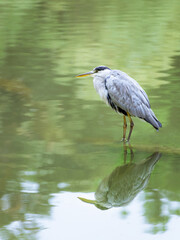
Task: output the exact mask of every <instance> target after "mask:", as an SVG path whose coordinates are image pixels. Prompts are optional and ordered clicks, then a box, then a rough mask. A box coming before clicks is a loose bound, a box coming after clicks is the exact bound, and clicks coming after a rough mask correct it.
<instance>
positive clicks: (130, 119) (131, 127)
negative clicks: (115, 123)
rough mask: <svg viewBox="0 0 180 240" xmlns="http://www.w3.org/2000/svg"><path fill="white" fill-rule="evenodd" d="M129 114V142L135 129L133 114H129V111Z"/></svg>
mask: <svg viewBox="0 0 180 240" xmlns="http://www.w3.org/2000/svg"><path fill="white" fill-rule="evenodd" d="M127 115H128V118H129V121H130V131H129V136H128V139H127V140H128V142H129V140H130V137H131V133H132V130H133V127H134V123H133V120H132V118H131V116H130V115H129V113H127Z"/></svg>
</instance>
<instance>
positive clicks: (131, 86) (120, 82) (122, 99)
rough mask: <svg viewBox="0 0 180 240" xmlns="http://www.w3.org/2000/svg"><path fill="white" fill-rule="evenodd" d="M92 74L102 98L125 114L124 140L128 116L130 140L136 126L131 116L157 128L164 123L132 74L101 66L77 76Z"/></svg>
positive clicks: (95, 86) (117, 110)
mask: <svg viewBox="0 0 180 240" xmlns="http://www.w3.org/2000/svg"><path fill="white" fill-rule="evenodd" d="M89 75H90V76H92V77H93V78H94V79H93V83H94V88H95V89H96V91H97V93H98V94H99V95H100V97H101V98H102V100H103V101H104V102H105V103H106V104H108V105H110V106H111V107H112V109H114V110H115V111H116V112H118V113H122V114H124V126H123V139H122V140H123V141H126V138H125V137H126V129H127V123H126V116H128V118H129V121H130V131H129V135H128V139H127V141H128V142H129V140H130V137H131V133H132V130H133V127H134V123H133V121H132V118H131V116H133V117H138V118H141V119H143V120H145V121H146V122H148V123H150V124H151V125H152V126H153V127H154V128H155V129H156V130H159V128H160V127H162V124H161V123H160V122H159V121H158V119H157V118H156V116H155V114H154V112H153V111H152V110H151V106H150V103H149V99H148V96H147V94H146V93H145V91H144V90H143V89H142V87H141V86H140V85H139V84H138V83H137V82H136V81H135V80H134V79H133V78H131V77H130V76H128V75H127V74H126V73H124V72H122V71H120V70H111V69H110V68H108V67H106V66H99V67H96V68H94V69H93V70H92V71H90V72H87V73H83V74H80V75H77V76H76V77H85V76H89Z"/></svg>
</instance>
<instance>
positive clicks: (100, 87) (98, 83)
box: [93, 76, 108, 104]
mask: <svg viewBox="0 0 180 240" xmlns="http://www.w3.org/2000/svg"><path fill="white" fill-rule="evenodd" d="M93 84H94V88H95V89H96V91H97V93H98V94H99V96H100V97H101V99H102V100H103V101H104V102H105V103H106V104H108V101H107V94H108V92H107V89H106V88H105V82H104V79H103V78H101V77H98V76H95V77H94V79H93Z"/></svg>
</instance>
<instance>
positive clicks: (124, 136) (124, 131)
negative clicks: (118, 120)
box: [122, 115, 127, 141]
mask: <svg viewBox="0 0 180 240" xmlns="http://www.w3.org/2000/svg"><path fill="white" fill-rule="evenodd" d="M123 117H124V125H123V139H122V140H123V141H125V139H126V129H127V122H126V116H125V115H123Z"/></svg>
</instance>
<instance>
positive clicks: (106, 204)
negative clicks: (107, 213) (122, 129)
mask: <svg viewBox="0 0 180 240" xmlns="http://www.w3.org/2000/svg"><path fill="white" fill-rule="evenodd" d="M130 151H131V160H130V163H126V156H127V148H126V147H125V148H124V163H125V164H124V165H122V166H119V167H117V168H115V169H114V171H113V172H112V173H111V174H110V175H109V176H107V177H105V178H104V179H103V180H102V181H101V183H100V184H99V186H98V188H97V190H96V192H95V199H96V200H89V199H85V198H81V197H79V199H80V200H82V201H83V202H86V203H90V204H94V205H95V206H96V207H97V208H100V209H102V210H106V209H110V208H112V207H121V206H125V205H127V204H129V203H130V202H131V201H132V200H133V199H134V198H135V197H136V195H137V194H138V193H139V192H140V191H142V190H143V189H144V188H145V187H146V185H147V184H148V181H149V178H150V175H151V172H152V170H153V168H154V165H155V164H156V163H157V161H158V160H159V159H160V157H161V154H160V153H158V152H155V153H153V154H152V155H151V156H149V157H147V158H146V159H144V160H142V161H140V162H138V163H133V162H132V159H133V157H134V154H133V151H132V148H131V147H130Z"/></svg>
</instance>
